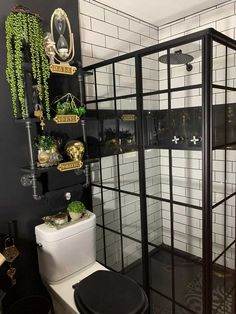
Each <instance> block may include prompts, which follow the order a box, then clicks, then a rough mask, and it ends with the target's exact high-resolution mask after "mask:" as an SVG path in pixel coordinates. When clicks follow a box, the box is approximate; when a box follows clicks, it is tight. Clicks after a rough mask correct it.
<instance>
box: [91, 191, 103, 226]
mask: <svg viewBox="0 0 236 314" xmlns="http://www.w3.org/2000/svg"><path fill="white" fill-rule="evenodd" d="M102 196H103V191H102V188H101V187H97V186H92V205H93V212H94V214H95V215H96V221H97V224H99V225H103V218H102V217H103V212H102V210H103V205H102Z"/></svg>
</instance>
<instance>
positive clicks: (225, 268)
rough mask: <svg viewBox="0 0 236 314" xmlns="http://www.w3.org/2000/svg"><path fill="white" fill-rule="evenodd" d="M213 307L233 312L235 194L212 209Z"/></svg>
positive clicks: (218, 311) (221, 311)
mask: <svg viewBox="0 0 236 314" xmlns="http://www.w3.org/2000/svg"><path fill="white" fill-rule="evenodd" d="M213 221H214V224H213V252H214V261H213V291H212V293H213V309H214V310H215V312H214V313H234V288H235V278H236V277H235V196H233V197H231V198H229V199H228V200H227V201H225V202H224V203H222V204H220V205H219V206H217V207H216V208H214V210H213Z"/></svg>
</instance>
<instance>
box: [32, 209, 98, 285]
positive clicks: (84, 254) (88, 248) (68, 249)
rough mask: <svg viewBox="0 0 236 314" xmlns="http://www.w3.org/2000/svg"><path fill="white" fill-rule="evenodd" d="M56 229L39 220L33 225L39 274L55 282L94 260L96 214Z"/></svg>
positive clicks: (47, 280)
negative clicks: (39, 223) (38, 222)
mask: <svg viewBox="0 0 236 314" xmlns="http://www.w3.org/2000/svg"><path fill="white" fill-rule="evenodd" d="M87 213H88V215H89V217H88V218H84V219H82V220H80V221H78V222H70V223H68V224H67V225H66V226H65V227H61V228H60V229H56V228H53V227H50V226H48V225H47V224H45V223H43V224H41V225H38V226H36V227H35V236H36V242H37V246H38V262H39V272H40V275H41V277H42V278H43V279H44V280H45V281H46V282H48V283H55V282H57V281H60V280H63V279H65V278H66V277H68V276H70V275H72V274H74V273H75V272H78V271H80V270H81V269H83V268H84V267H86V266H89V265H90V264H93V263H94V262H95V261H96V216H95V215H94V214H93V213H91V212H89V211H87Z"/></svg>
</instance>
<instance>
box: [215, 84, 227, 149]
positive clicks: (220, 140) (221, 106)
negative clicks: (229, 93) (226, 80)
mask: <svg viewBox="0 0 236 314" xmlns="http://www.w3.org/2000/svg"><path fill="white" fill-rule="evenodd" d="M225 101H226V91H225V90H224V89H219V88H213V91H212V104H213V107H212V114H213V117H212V124H213V130H212V135H213V139H212V145H213V148H218V147H219V148H222V147H221V146H222V145H225V128H226V123H225V119H224V117H225V114H226V106H225Z"/></svg>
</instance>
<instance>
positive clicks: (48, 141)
mask: <svg viewBox="0 0 236 314" xmlns="http://www.w3.org/2000/svg"><path fill="white" fill-rule="evenodd" d="M56 145H57V141H56V139H55V137H54V136H50V135H38V136H37V137H36V138H35V139H34V147H36V148H37V149H44V150H49V149H50V148H52V147H55V146H56Z"/></svg>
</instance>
